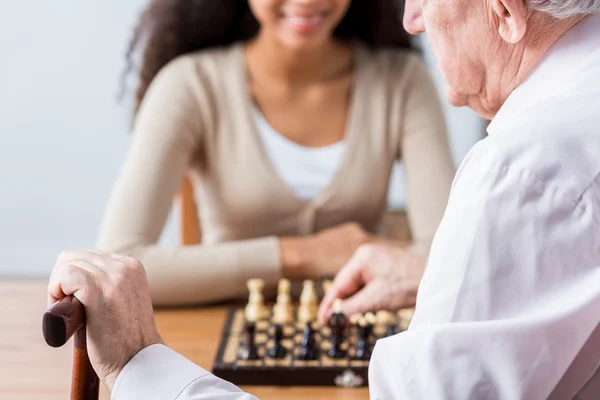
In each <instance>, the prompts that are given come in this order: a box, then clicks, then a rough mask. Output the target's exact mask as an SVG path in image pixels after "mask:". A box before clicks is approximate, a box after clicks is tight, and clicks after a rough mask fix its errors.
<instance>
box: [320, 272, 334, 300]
mask: <svg viewBox="0 0 600 400" xmlns="http://www.w3.org/2000/svg"><path fill="white" fill-rule="evenodd" d="M332 283H333V277H332V276H331V275H323V276H321V286H322V287H323V294H324V295H326V294H327V292H328V291H329V288H330V287H331V284H332Z"/></svg>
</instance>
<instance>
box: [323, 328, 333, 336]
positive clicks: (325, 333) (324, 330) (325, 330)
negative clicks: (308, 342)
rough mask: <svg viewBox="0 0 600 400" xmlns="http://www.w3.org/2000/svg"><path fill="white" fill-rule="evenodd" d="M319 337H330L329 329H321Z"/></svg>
mask: <svg viewBox="0 0 600 400" xmlns="http://www.w3.org/2000/svg"><path fill="white" fill-rule="evenodd" d="M321 335H323V336H329V335H331V328H329V327H325V328H323V329H321Z"/></svg>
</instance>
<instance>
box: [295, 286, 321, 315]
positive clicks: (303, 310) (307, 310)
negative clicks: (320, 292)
mask: <svg viewBox="0 0 600 400" xmlns="http://www.w3.org/2000/svg"><path fill="white" fill-rule="evenodd" d="M317 308H318V304H317V292H316V291H315V283H314V282H313V281H311V280H305V281H304V283H303V286H302V293H301V294H300V306H299V307H298V320H299V321H300V322H302V323H306V322H312V321H314V320H315V319H316V318H317Z"/></svg>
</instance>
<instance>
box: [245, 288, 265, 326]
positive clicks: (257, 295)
mask: <svg viewBox="0 0 600 400" xmlns="http://www.w3.org/2000/svg"><path fill="white" fill-rule="evenodd" d="M247 286H248V291H249V293H250V294H249V296H248V304H247V305H246V309H245V310H244V314H245V316H246V320H247V321H257V320H259V319H262V318H264V317H265V316H266V314H267V310H266V308H265V301H264V298H263V294H262V290H263V288H264V286H265V281H264V280H262V279H250V280H248V282H247Z"/></svg>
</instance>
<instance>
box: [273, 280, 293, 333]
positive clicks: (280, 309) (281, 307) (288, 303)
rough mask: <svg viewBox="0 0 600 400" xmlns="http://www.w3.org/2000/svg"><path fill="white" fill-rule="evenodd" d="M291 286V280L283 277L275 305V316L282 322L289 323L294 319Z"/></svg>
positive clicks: (278, 287)
mask: <svg viewBox="0 0 600 400" xmlns="http://www.w3.org/2000/svg"><path fill="white" fill-rule="evenodd" d="M290 287H291V285H290V281H289V280H287V279H281V280H280V281H279V285H278V286H277V302H276V303H275V306H274V307H273V318H274V319H277V321H280V323H288V322H291V320H292V314H293V308H292V297H291V296H290ZM282 321H283V322H282Z"/></svg>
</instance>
